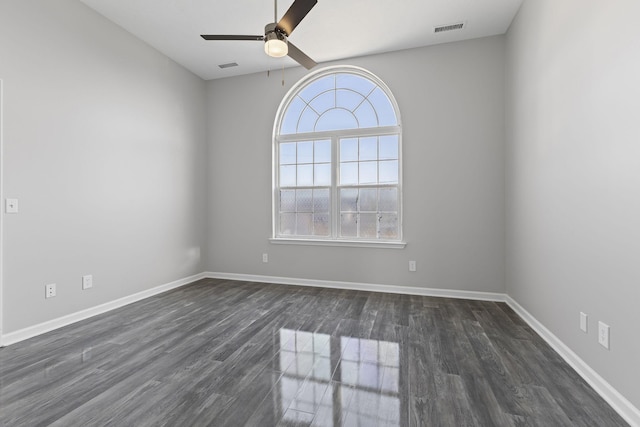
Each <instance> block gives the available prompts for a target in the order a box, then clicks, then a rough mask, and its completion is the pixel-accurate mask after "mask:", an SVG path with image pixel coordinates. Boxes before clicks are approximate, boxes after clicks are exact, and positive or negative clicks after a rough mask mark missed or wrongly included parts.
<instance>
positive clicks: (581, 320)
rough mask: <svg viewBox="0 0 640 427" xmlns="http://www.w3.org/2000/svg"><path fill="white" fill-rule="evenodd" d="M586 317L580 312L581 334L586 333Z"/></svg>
mask: <svg viewBox="0 0 640 427" xmlns="http://www.w3.org/2000/svg"><path fill="white" fill-rule="evenodd" d="M587 320H588V317H587V314H586V313H583V312H580V330H581V331H582V332H587V331H588V329H587V328H588V323H587Z"/></svg>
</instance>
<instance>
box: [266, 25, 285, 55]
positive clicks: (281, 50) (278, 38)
mask: <svg viewBox="0 0 640 427" xmlns="http://www.w3.org/2000/svg"><path fill="white" fill-rule="evenodd" d="M264 51H265V53H266V54H267V55H269V56H271V57H273V58H282V57H283V56H286V55H287V53H289V47H288V46H287V39H286V37H285V36H284V35H281V34H279V33H278V32H277V31H273V32H271V33H267V35H266V36H265V39H264Z"/></svg>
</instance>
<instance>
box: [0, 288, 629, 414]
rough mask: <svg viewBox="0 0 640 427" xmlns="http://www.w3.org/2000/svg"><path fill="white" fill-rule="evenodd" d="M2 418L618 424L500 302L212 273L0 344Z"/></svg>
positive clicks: (0, 408)
mask: <svg viewBox="0 0 640 427" xmlns="http://www.w3.org/2000/svg"><path fill="white" fill-rule="evenodd" d="M0 411H1V415H0V425H2V426H45V425H55V426H107V425H109V426H161V425H166V426H207V425H211V426H244V425H249V426H276V425H277V426H307V425H318V426H339V425H344V426H456V427H457V426H607V427H610V426H623V425H626V424H625V422H624V421H623V420H622V419H621V418H620V417H619V416H618V415H617V414H616V413H615V412H614V411H613V410H612V409H611V408H610V407H609V406H608V405H607V404H606V403H605V402H604V401H603V400H602V399H601V398H600V397H599V396H598V395H597V394H596V393H595V392H594V391H593V390H592V389H591V388H590V387H589V386H588V385H587V384H586V383H585V381H583V380H582V379H581V378H580V377H579V376H578V375H577V374H576V373H575V372H574V371H573V370H572V369H571V368H570V367H569V366H568V365H567V364H566V363H565V362H564V361H563V360H562V358H561V357H560V356H559V355H558V354H556V353H555V352H554V351H553V350H552V349H551V348H550V347H549V346H548V345H547V344H546V343H545V342H544V341H543V340H542V339H541V338H540V337H539V336H538V335H536V333H535V332H533V331H532V330H531V329H530V328H529V327H528V326H527V325H526V324H525V323H524V321H522V320H521V319H520V318H519V317H518V316H517V315H516V314H515V313H514V312H513V311H512V310H511V309H510V308H509V307H508V306H507V305H505V304H503V303H493V302H480V301H469V300H454V299H445V298H429V297H419V296H408V295H392V294H381V293H368V292H356V291H341V290H332V289H320V288H307V287H294V286H284V285H268V284H261V283H247V282H232V281H223V280H202V281H199V282H196V283H194V284H192V285H189V286H186V287H183V288H180V289H177V290H174V291H171V292H167V293H165V294H162V295H158V296H156V297H152V298H149V299H146V300H144V301H140V302H138V303H135V304H131V305H129V306H126V307H123V308H121V309H118V310H115V311H112V312H110V313H107V314H104V315H100V316H96V317H93V318H91V319H88V320H86V321H83V322H79V323H76V324H74V325H71V326H68V327H65V328H62V329H59V330H56V331H53V332H51V333H48V334H45V335H41V336H39V337H36V338H33V339H30V340H27V341H23V342H21V343H18V344H14V345H12V346H9V347H6V348H3V349H0Z"/></svg>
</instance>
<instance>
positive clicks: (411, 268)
mask: <svg viewBox="0 0 640 427" xmlns="http://www.w3.org/2000/svg"><path fill="white" fill-rule="evenodd" d="M416 270H417V269H416V262H415V261H409V271H416Z"/></svg>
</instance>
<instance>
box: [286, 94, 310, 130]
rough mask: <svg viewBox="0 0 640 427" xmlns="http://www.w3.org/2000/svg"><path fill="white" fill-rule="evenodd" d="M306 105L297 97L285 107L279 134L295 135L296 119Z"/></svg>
mask: <svg viewBox="0 0 640 427" xmlns="http://www.w3.org/2000/svg"><path fill="white" fill-rule="evenodd" d="M306 105H307V104H306V103H305V102H304V101H303V100H302V99H300V98H299V97H297V96H296V97H295V98H293V101H291V103H290V104H289V106H288V107H287V112H286V113H285V115H284V118H283V119H282V126H281V127H280V134H282V135H284V134H288V133H296V128H297V126H298V119H299V118H300V113H302V110H303V109H304V107H305V106H306Z"/></svg>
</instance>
